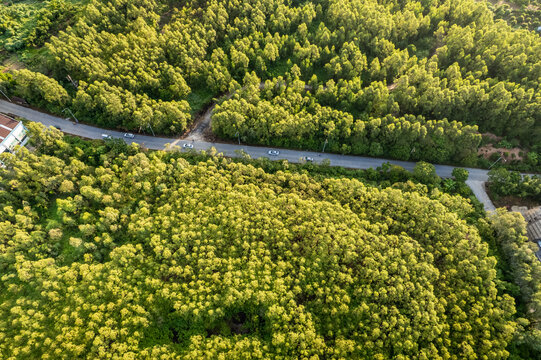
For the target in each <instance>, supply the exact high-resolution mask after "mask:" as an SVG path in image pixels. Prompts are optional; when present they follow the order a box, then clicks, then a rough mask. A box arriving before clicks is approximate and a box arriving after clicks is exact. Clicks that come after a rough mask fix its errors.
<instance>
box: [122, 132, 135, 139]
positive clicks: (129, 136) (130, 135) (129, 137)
mask: <svg viewBox="0 0 541 360" xmlns="http://www.w3.org/2000/svg"><path fill="white" fill-rule="evenodd" d="M124 137H125V138H126V139H133V138H134V137H135V135H133V134H130V133H124Z"/></svg>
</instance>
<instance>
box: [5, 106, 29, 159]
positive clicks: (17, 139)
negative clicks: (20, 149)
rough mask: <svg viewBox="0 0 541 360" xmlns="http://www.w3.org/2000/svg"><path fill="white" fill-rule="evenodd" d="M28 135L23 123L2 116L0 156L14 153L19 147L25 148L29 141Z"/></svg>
mask: <svg viewBox="0 0 541 360" xmlns="http://www.w3.org/2000/svg"><path fill="white" fill-rule="evenodd" d="M27 133H28V130H27V129H26V128H25V127H24V125H23V123H22V122H20V121H17V120H15V119H13V118H11V117H9V116H6V115H3V114H0V154H1V153H3V152H6V151H8V152H12V151H13V150H14V149H15V146H17V145H21V146H24V145H25V144H26V142H27V141H28V137H27V136H26V135H27Z"/></svg>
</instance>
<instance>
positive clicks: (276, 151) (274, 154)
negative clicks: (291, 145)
mask: <svg viewBox="0 0 541 360" xmlns="http://www.w3.org/2000/svg"><path fill="white" fill-rule="evenodd" d="M269 155H270V156H278V155H280V152H279V151H278V150H269Z"/></svg>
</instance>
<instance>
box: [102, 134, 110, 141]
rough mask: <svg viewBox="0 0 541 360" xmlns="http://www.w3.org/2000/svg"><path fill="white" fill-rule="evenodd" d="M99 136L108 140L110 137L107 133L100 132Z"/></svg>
mask: <svg viewBox="0 0 541 360" xmlns="http://www.w3.org/2000/svg"><path fill="white" fill-rule="evenodd" d="M101 138H102V139H103V140H109V139H112V137H111V135H107V134H101Z"/></svg>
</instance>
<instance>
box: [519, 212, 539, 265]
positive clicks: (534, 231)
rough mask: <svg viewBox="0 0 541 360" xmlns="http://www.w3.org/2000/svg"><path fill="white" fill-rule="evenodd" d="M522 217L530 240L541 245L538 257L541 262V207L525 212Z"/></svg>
mask: <svg viewBox="0 0 541 360" xmlns="http://www.w3.org/2000/svg"><path fill="white" fill-rule="evenodd" d="M522 216H524V219H525V220H526V223H527V227H526V229H527V233H526V234H527V235H528V239H530V240H531V241H533V242H535V243H536V244H537V245H539V247H540V250H538V251H537V253H536V255H537V257H538V258H539V260H541V207H536V208H533V209H530V210H528V211H525V212H524V213H523V214H522Z"/></svg>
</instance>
